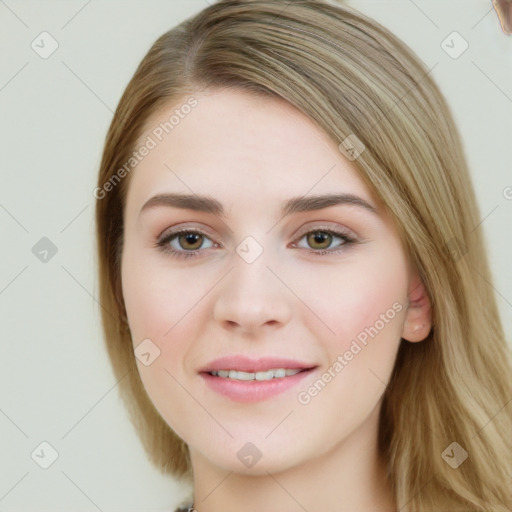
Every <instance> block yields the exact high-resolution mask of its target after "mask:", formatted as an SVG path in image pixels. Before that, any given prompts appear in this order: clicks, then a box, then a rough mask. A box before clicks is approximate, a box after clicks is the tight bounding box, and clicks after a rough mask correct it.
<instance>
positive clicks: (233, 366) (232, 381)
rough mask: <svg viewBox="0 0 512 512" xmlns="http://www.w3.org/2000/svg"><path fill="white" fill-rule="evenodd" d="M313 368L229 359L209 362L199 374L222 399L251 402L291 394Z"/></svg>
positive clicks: (285, 362) (297, 363) (283, 361)
mask: <svg viewBox="0 0 512 512" xmlns="http://www.w3.org/2000/svg"><path fill="white" fill-rule="evenodd" d="M316 368H317V365H311V364H310V363H305V362H304V361H299V360H294V359H285V358H279V357H263V358H261V359H250V358H247V357H245V356H228V357H221V358H220V359H216V360H214V361H212V362H210V363H208V364H207V365H206V366H204V367H203V368H201V370H200V371H199V375H200V376H201V377H202V379H203V381H204V382H205V384H206V385H207V386H208V387H209V388H210V389H211V390H213V391H214V392H216V393H218V394H220V395H222V396H224V397H225V398H228V399H230V400H232V401H235V402H245V403H251V402H261V401H264V400H269V399H271V398H275V397H276V396H277V395H280V394H284V393H285V392H286V391H291V390H292V389H293V388H294V387H296V386H297V385H298V384H299V383H300V382H303V381H304V379H307V377H308V375H311V374H312V373H313V371H314V370H315V369H316ZM226 372H227V373H228V375H226ZM283 373H284V375H283ZM270 377H272V378H270Z"/></svg>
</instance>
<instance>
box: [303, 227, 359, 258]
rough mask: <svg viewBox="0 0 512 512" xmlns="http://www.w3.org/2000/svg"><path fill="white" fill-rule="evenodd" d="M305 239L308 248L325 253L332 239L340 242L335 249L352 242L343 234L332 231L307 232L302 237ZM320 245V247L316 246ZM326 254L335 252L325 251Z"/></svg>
mask: <svg viewBox="0 0 512 512" xmlns="http://www.w3.org/2000/svg"><path fill="white" fill-rule="evenodd" d="M304 238H305V239H306V241H307V243H308V244H309V246H310V247H312V248H313V249H317V250H319V251H325V250H327V249H328V248H329V246H330V245H331V243H332V241H333V239H334V238H339V239H340V240H341V241H342V242H341V243H340V244H338V246H337V247H340V246H342V245H346V244H348V243H351V242H353V240H352V239H351V238H350V237H349V236H348V235H347V234H345V233H339V232H337V231H332V230H328V229H326V230H314V231H308V232H307V233H305V234H304V235H302V237H301V238H300V240H302V239H304ZM317 244H318V245H320V247H319V246H318V245H317ZM315 245H316V247H315ZM327 252H336V251H331V250H329V251H327Z"/></svg>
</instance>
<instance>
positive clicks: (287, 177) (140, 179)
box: [129, 89, 371, 202]
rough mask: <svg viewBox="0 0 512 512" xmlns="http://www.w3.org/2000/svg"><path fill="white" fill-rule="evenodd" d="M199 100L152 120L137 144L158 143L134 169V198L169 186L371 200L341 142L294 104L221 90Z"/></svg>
mask: <svg viewBox="0 0 512 512" xmlns="http://www.w3.org/2000/svg"><path fill="white" fill-rule="evenodd" d="M193 98H194V99H195V101H196V103H195V106H194V107H193V108H186V109H185V108H183V105H186V104H187V102H188V100H189V99H190V97H183V98H181V99H180V100H179V101H177V102H174V103H173V104H172V105H168V106H166V107H163V108H161V109H160V110H159V111H158V112H157V113H156V114H155V115H153V116H152V117H151V119H150V120H149V121H148V122H147V123H146V128H145V131H144V133H143V134H142V135H141V137H140V138H139V145H140V144H142V143H143V142H144V141H145V140H148V137H149V138H151V140H152V141H153V143H154V148H153V149H151V151H150V152H149V154H148V155H147V156H145V157H144V158H143V159H142V161H141V162H140V163H139V164H138V165H137V167H136V168H135V170H134V172H133V173H132V175H131V179H130V181H131V184H130V190H129V198H130V197H131V196H134V197H136V198H138V200H137V202H140V201H142V200H143V198H144V197H145V198H147V197H148V196H149V195H150V194H155V193H159V192H162V191H169V190H171V191H180V192H187V193H194V192H196V193H208V194H211V195H215V196H219V197H224V198H225V199H226V200H230V201H233V200H236V199H237V198H240V199H243V200H250V199H251V198H254V197H257V196H258V194H263V195H265V197H267V198H268V199H269V200H271V199H272V196H273V195H275V197H276V200H277V199H278V198H282V197H283V196H284V195H286V196H289V195H300V194H302V195H306V194H308V193H309V192H314V193H325V192H333V191H343V192H351V193H355V194H359V195H361V196H363V197H366V198H368V199H370V198H371V193H370V191H369V190H368V189H367V187H366V186H365V185H364V183H363V181H362V180H361V178H360V177H359V176H358V173H357V170H356V169H355V167H354V166H353V165H352V164H351V163H350V162H349V161H348V160H347V159H346V158H345V157H344V156H343V155H342V154H341V153H340V151H339V150H338V146H337V144H336V143H335V142H334V141H332V140H331V139H330V138H329V137H328V136H327V134H326V133H325V132H323V130H321V129H320V128H319V127H318V126H317V125H316V124H315V123H314V122H313V121H312V120H310V119H309V118H308V117H307V116H305V115H304V114H302V113H301V112H300V111H299V110H298V109H296V108H295V107H293V106H292V105H290V104H289V103H288V102H286V101H284V100H282V99H279V98H273V97H264V96H256V95H253V94H250V93H247V92H244V91H239V90H222V89H221V90H213V91H208V92H203V93H198V94H194V95H193ZM185 112H187V113H185ZM129 200H130V199H129Z"/></svg>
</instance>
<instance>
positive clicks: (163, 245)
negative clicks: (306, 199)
mask: <svg viewBox="0 0 512 512" xmlns="http://www.w3.org/2000/svg"><path fill="white" fill-rule="evenodd" d="M312 233H327V234H329V235H334V236H336V237H338V238H341V239H342V240H343V241H344V242H343V244H341V245H340V246H339V248H338V249H336V250H333V249H316V250H315V249H310V250H308V252H310V253H312V254H315V255H316V256H323V255H326V254H339V253H341V252H343V251H344V250H346V248H347V246H350V245H352V244H354V243H356V242H357V240H356V239H355V238H353V237H352V236H350V235H348V234H347V233H345V232H343V231H337V230H333V229H327V228H326V229H324V228H317V229H312V230H310V231H306V232H305V233H303V234H302V235H300V237H299V241H300V240H302V239H303V238H304V237H305V236H306V235H310V234H312ZM187 234H196V235H201V236H204V237H206V238H208V239H209V236H208V235H207V234H206V233H203V232H202V231H199V230H196V229H182V230H179V231H175V232H172V233H169V234H168V235H165V236H164V237H162V238H160V239H159V240H158V241H157V242H156V244H155V247H157V248H158V249H160V250H161V251H163V252H164V253H165V254H168V255H170V256H171V257H173V258H176V259H189V258H196V257H198V256H199V254H198V253H200V252H202V251H201V250H196V251H185V250H183V251H177V250H176V249H172V248H170V246H169V242H171V241H172V240H173V239H174V238H176V237H179V236H180V235H187ZM203 250H204V249H203Z"/></svg>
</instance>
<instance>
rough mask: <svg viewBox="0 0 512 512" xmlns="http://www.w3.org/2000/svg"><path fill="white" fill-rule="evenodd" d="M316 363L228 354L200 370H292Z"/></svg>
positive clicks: (207, 371) (305, 367) (305, 368)
mask: <svg viewBox="0 0 512 512" xmlns="http://www.w3.org/2000/svg"><path fill="white" fill-rule="evenodd" d="M314 366H315V365H311V364H308V363H304V362H301V361H297V360H294V359H285V358H280V357H262V358H260V359H250V358H248V357H245V356H236V355H233V356H226V357H221V358H219V359H215V360H214V361H211V362H210V363H208V364H207V365H205V366H204V367H203V368H201V369H200V370H199V372H200V373H205V372H206V373H210V372H216V371H219V370H238V371H242V372H263V371H266V370H272V369H276V368H284V369H285V370H286V369H290V370H296V369H300V370H309V369H310V368H313V367H314Z"/></svg>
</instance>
